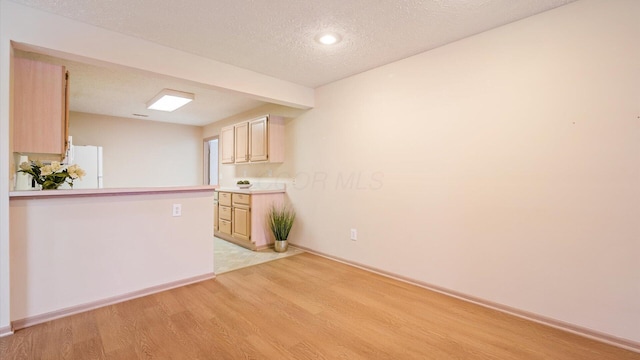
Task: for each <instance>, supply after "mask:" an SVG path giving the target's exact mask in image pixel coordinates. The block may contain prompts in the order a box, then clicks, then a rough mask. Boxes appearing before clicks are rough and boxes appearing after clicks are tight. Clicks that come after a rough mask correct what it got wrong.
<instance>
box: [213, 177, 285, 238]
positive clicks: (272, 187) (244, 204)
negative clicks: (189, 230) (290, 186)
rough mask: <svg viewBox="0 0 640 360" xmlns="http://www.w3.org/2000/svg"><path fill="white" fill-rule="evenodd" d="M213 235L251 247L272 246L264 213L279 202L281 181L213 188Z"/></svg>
mask: <svg viewBox="0 0 640 360" xmlns="http://www.w3.org/2000/svg"><path fill="white" fill-rule="evenodd" d="M216 193H217V199H218V203H217V204H216V205H215V206H214V207H215V209H214V210H215V211H214V234H215V236H217V237H219V238H221V239H224V240H227V241H230V242H232V243H234V244H237V245H240V246H243V247H245V248H247V249H251V250H263V249H266V248H269V247H271V246H273V243H274V238H273V234H272V233H271V230H270V229H269V225H268V223H267V216H268V212H269V208H270V207H271V206H272V205H276V204H282V203H283V202H284V197H285V186H284V184H255V185H253V186H252V188H249V189H240V188H231V187H229V188H220V189H216Z"/></svg>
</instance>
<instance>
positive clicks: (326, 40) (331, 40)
mask: <svg viewBox="0 0 640 360" xmlns="http://www.w3.org/2000/svg"><path fill="white" fill-rule="evenodd" d="M340 40H341V38H340V35H338V34H335V33H326V32H325V33H320V34H318V35H317V36H316V41H317V42H319V43H320V44H322V45H334V44H337V43H339V42H340Z"/></svg>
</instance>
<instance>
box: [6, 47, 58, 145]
mask: <svg viewBox="0 0 640 360" xmlns="http://www.w3.org/2000/svg"><path fill="white" fill-rule="evenodd" d="M67 99H68V86H67V73H66V71H65V68H64V66H60V65H53V64H48V63H44V62H40V61H35V60H30V59H23V58H13V151H14V152H19V153H39V154H57V155H62V154H64V153H65V151H66V143H67V138H68V129H69V111H68V100H67Z"/></svg>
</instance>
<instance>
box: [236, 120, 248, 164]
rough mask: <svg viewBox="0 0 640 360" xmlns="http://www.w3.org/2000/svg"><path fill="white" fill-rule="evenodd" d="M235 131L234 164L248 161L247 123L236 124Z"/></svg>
mask: <svg viewBox="0 0 640 360" xmlns="http://www.w3.org/2000/svg"><path fill="white" fill-rule="evenodd" d="M234 131H235V138H234V140H235V158H236V161H235V162H236V164H242V163H247V162H249V124H248V123H246V122H244V123H240V124H236V125H235V127H234Z"/></svg>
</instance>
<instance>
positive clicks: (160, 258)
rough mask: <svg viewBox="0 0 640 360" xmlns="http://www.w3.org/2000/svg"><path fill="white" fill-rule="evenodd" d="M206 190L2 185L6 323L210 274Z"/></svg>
mask: <svg viewBox="0 0 640 360" xmlns="http://www.w3.org/2000/svg"><path fill="white" fill-rule="evenodd" d="M214 189H215V187H213V186H191V187H166V188H135V189H91V190H89V189H86V190H40V191H36V190H34V191H16V192H10V217H11V223H10V225H11V226H10V239H11V243H10V249H11V250H10V254H11V286H12V291H11V304H12V306H11V318H12V319H13V321H12V325H13V328H14V329H20V328H24V327H27V326H30V325H33V324H37V323H41V322H44V321H48V320H51V319H54V318H57V317H61V316H65V315H69V314H72V313H77V312H81V311H86V310H88V309H92V308H96V307H100V306H104V305H107V304H111V303H115V302H119V301H123V300H126V299H130V298H135V297H139V296H143V295H147V294H150V293H154V292H158V291H162V290H165V289H169V288H173V287H177V286H181V285H185V284H188V283H192V282H196V281H201V280H204V279H209V278H213V277H215V274H214V272H213V241H212V240H213V239H212V232H211V226H212V219H213V210H212V208H211V204H212V203H213V198H214ZM175 205H178V208H179V209H180V211H179V212H178V214H176V212H175V211H174V209H175V208H176V206H175Z"/></svg>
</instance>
